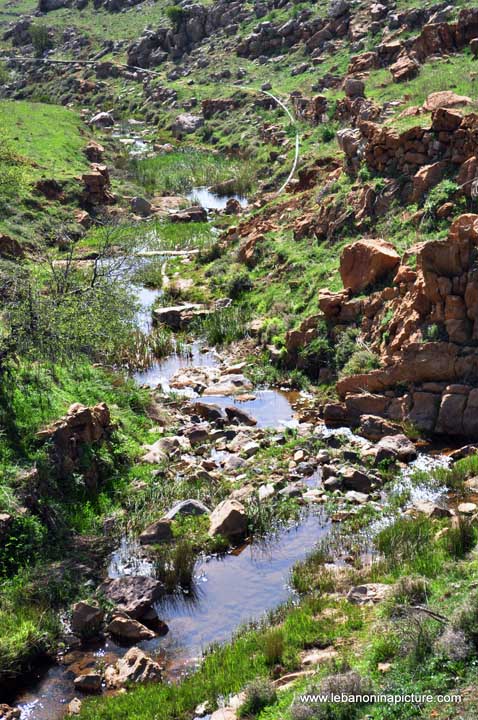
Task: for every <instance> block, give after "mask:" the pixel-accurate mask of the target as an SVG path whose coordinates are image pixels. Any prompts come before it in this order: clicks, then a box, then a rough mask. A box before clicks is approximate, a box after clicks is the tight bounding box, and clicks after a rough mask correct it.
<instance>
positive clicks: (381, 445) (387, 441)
mask: <svg viewBox="0 0 478 720" xmlns="http://www.w3.org/2000/svg"><path fill="white" fill-rule="evenodd" d="M376 451H377V453H376V456H375V461H376V462H380V461H381V460H386V459H388V460H400V461H401V462H411V461H412V460H415V459H416V457H417V454H418V453H417V449H416V447H415V445H414V444H413V443H412V441H411V440H409V439H408V438H407V436H406V435H387V436H385V437H383V438H382V439H381V440H379V442H378V443H377V448H376Z"/></svg>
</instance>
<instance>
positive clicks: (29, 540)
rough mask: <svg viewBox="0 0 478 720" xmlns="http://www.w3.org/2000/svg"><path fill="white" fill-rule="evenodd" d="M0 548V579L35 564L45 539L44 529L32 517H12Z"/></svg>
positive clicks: (36, 519)
mask: <svg viewBox="0 0 478 720" xmlns="http://www.w3.org/2000/svg"><path fill="white" fill-rule="evenodd" d="M7 533H8V534H7V537H6V538H4V539H3V541H2V545H1V547H0V577H5V576H8V575H11V574H13V573H14V572H15V571H16V570H18V568H19V567H21V566H22V565H27V564H29V563H33V562H35V561H36V560H37V559H38V558H39V557H40V554H41V551H42V548H43V544H44V542H45V539H46V528H45V527H44V526H43V525H42V524H41V522H40V521H39V520H38V518H36V517H33V516H32V515H18V516H17V517H14V518H13V520H12V522H11V525H10V527H9V528H8V531H7Z"/></svg>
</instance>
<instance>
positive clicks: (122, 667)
mask: <svg viewBox="0 0 478 720" xmlns="http://www.w3.org/2000/svg"><path fill="white" fill-rule="evenodd" d="M161 678H162V668H161V665H159V664H158V663H157V662H155V661H154V660H152V659H151V658H150V657H148V656H147V655H146V654H145V653H144V652H143V651H142V650H140V649H139V648H137V647H132V648H130V650H128V652H127V653H126V655H124V656H123V657H122V658H120V659H119V660H118V661H117V662H116V663H115V664H114V665H109V666H108V667H107V668H106V670H105V683H106V686H107V687H108V688H120V687H124V686H125V685H126V684H128V683H145V682H154V681H156V682H159V681H160V680H161Z"/></svg>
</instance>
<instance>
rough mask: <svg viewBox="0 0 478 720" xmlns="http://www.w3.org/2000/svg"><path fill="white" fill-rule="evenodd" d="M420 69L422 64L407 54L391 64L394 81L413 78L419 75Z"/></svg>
mask: <svg viewBox="0 0 478 720" xmlns="http://www.w3.org/2000/svg"><path fill="white" fill-rule="evenodd" d="M419 70H420V64H419V63H418V61H417V60H416V59H415V58H413V57H410V55H407V54H404V55H402V56H401V57H399V58H398V60H397V61H396V62H394V63H393V65H391V66H390V72H391V73H392V77H393V81H394V82H404V81H405V80H412V79H413V78H414V77H416V76H417V75H418V72H419Z"/></svg>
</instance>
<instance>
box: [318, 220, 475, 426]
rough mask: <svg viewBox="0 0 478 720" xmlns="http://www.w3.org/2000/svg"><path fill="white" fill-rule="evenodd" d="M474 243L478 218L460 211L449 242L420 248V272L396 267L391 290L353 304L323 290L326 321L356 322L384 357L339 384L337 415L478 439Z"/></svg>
mask: <svg viewBox="0 0 478 720" xmlns="http://www.w3.org/2000/svg"><path fill="white" fill-rule="evenodd" d="M477 246H478V215H472V214H467V215H462V216H460V217H459V218H458V219H457V220H455V221H454V223H453V224H452V225H451V228H450V232H449V236H448V238H447V239H446V240H435V241H429V242H427V243H425V244H424V245H422V246H421V247H419V248H418V249H417V269H416V270H412V269H411V268H409V267H408V266H406V265H402V266H400V268H399V269H398V271H397V272H396V275H395V280H394V284H393V285H391V286H390V287H385V288H384V289H383V290H381V291H377V292H375V293H372V294H371V295H369V296H368V297H367V298H364V299H360V300H358V301H357V302H356V303H355V304H354V301H353V299H352V298H350V295H349V293H347V292H342V293H325V292H322V293H321V296H320V299H319V303H320V306H321V309H322V310H323V312H324V314H325V317H326V319H327V320H328V322H329V323H331V324H333V325H335V324H336V323H338V322H344V321H346V322H349V323H352V324H353V323H355V324H357V323H360V331H361V335H362V338H363V339H364V341H365V343H366V344H367V347H371V348H372V349H373V350H375V351H376V352H377V354H380V356H381V367H380V368H379V369H377V370H372V371H371V372H367V373H363V374H360V375H352V376H350V377H344V378H342V379H340V380H339V381H338V383H337V390H338V392H339V395H340V396H341V398H343V399H344V401H345V404H344V406H342V410H340V407H337V408H336V409H335V410H334V412H333V414H334V415H335V416H336V417H338V416H339V415H340V414H341V413H342V419H344V418H349V419H350V420H351V421H352V422H355V423H358V422H359V421H360V418H361V417H363V416H364V415H365V414H371V415H373V416H380V417H382V418H385V419H387V420H388V421H392V422H394V421H401V422H403V421H406V422H409V423H412V424H413V425H415V426H417V427H418V428H420V429H421V430H423V431H426V432H429V433H438V434H446V435H455V436H467V437H478V421H477V420H476V417H477V413H476V410H477V408H478V390H477V389H476V379H477V378H478V350H477V349H476V338H477V337H478V278H477V277H476V269H475V261H474V258H475V256H476V252H477ZM384 318H386V322H384ZM384 327H386V330H387V336H386V340H384V338H383V331H384ZM431 335H433V338H431V337H430V336H431ZM328 412H329V414H330V417H332V408H331V409H329V411H328Z"/></svg>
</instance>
